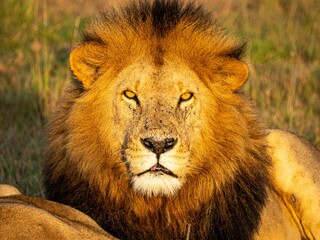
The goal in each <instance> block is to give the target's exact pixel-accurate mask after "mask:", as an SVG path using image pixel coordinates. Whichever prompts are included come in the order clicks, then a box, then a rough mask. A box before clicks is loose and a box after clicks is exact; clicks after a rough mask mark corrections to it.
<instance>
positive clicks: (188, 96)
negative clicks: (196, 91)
mask: <svg viewBox="0 0 320 240" xmlns="http://www.w3.org/2000/svg"><path fill="white" fill-rule="evenodd" d="M192 97H193V93H191V92H186V93H184V94H182V95H181V96H180V100H179V102H180V103H181V102H186V101H189V100H190V99H191V98H192Z"/></svg>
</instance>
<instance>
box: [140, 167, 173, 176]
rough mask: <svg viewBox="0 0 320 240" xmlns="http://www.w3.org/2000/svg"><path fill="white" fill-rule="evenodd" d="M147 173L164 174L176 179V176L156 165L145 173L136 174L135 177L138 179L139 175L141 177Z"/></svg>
mask: <svg viewBox="0 0 320 240" xmlns="http://www.w3.org/2000/svg"><path fill="white" fill-rule="evenodd" d="M148 172H150V173H159V172H162V173H165V174H167V175H169V176H172V177H175V178H178V176H177V175H176V174H174V173H173V172H172V171H170V170H169V169H168V168H165V167H164V166H162V165H161V164H156V165H154V166H153V167H152V168H150V169H148V170H146V171H143V172H141V173H139V174H137V176H138V177H139V176H141V175H143V174H145V173H148Z"/></svg>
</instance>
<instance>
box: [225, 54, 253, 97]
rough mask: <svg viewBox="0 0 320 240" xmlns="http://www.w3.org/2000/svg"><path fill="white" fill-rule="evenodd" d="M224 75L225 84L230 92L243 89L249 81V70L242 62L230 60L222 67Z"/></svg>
mask: <svg viewBox="0 0 320 240" xmlns="http://www.w3.org/2000/svg"><path fill="white" fill-rule="evenodd" d="M222 73H223V75H224V77H225V79H224V82H225V84H226V87H227V88H228V90H230V91H233V92H234V91H236V90H238V89H239V88H241V87H242V86H243V85H244V84H245V82H246V81H247V79H248V76H249V69H248V66H247V64H246V63H244V62H243V61H241V60H236V59H232V60H230V59H229V60H228V61H227V62H226V63H225V64H224V66H223V67H222Z"/></svg>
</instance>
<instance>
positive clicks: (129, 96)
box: [123, 90, 137, 99]
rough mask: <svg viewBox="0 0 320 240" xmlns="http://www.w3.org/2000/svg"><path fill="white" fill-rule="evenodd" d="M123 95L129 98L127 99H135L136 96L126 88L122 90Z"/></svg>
mask: <svg viewBox="0 0 320 240" xmlns="http://www.w3.org/2000/svg"><path fill="white" fill-rule="evenodd" d="M123 95H124V96H125V97H126V98H129V99H135V98H137V96H136V94H135V93H134V92H132V91H130V90H126V91H124V92H123Z"/></svg>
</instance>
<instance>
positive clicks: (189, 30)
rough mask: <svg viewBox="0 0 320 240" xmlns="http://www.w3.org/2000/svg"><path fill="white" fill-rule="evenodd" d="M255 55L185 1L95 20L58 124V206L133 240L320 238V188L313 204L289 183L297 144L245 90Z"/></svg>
mask: <svg viewBox="0 0 320 240" xmlns="http://www.w3.org/2000/svg"><path fill="white" fill-rule="evenodd" d="M243 46H244V45H243V44H239V43H238V42H237V41H236V40H235V39H232V38H228V37H227V36H226V35H225V34H224V33H223V31H222V30H221V29H220V28H218V27H217V26H216V25H215V23H214V19H212V17H211V15H210V14H208V13H206V12H205V11H204V10H203V9H202V8H196V7H195V6H193V5H192V4H187V5H185V6H183V5H181V3H179V2H178V1H174V0H172V1H154V3H152V4H149V3H147V2H140V3H139V4H131V5H130V6H129V7H127V8H125V9H123V10H122V12H118V13H117V12H112V13H109V14H105V15H103V16H102V17H101V18H100V19H99V20H97V21H95V22H93V23H92V24H91V26H90V27H89V28H88V30H87V31H86V32H85V34H84V38H83V42H82V43H81V44H80V45H79V46H78V47H77V48H75V49H74V50H73V52H72V53H71V56H70V67H71V70H72V72H73V74H74V76H75V80H74V81H73V82H72V83H70V84H69V86H68V87H67V89H66V91H65V94H64V96H63V97H62V98H61V100H60V101H59V103H58V106H57V110H56V113H55V114H54V115H53V117H52V119H51V122H50V124H49V126H48V130H47V133H48V134H47V144H46V145H47V146H46V149H45V162H44V170H43V177H44V187H45V191H46V194H47V197H48V198H49V199H50V200H53V201H57V202H60V203H63V204H66V205H70V206H72V207H74V208H76V209H78V210H80V211H82V212H84V213H86V214H87V215H89V216H90V217H92V218H93V219H94V220H95V221H97V223H98V224H99V225H100V226H102V227H103V228H104V229H105V230H106V231H107V232H108V233H111V234H112V235H114V236H116V237H118V238H121V239H260V240H262V239H301V238H302V237H309V238H311V239H312V236H316V237H318V235H319V229H318V228H319V219H318V217H317V216H316V213H314V210H317V209H319V200H318V199H319V198H318V197H319V192H320V190H319V189H320V186H319V181H318V179H317V180H316V183H314V182H312V179H313V177H317V176H316V174H315V172H312V171H311V172H310V174H311V175H309V174H306V175H305V176H307V178H306V179H305V181H306V182H307V183H310V184H311V186H310V191H315V193H314V194H311V195H312V196H308V194H307V193H306V192H304V189H303V188H302V187H299V191H301V194H300V193H296V192H295V190H296V189H295V188H294V185H292V184H291V185H290V184H287V182H286V179H285V175H286V174H287V172H286V168H284V167H283V165H282V164H281V161H282V160H281V158H282V157H285V156H292V154H293V151H294V149H295V145H296V143H294V144H293V145H290V146H289V147H288V148H287V149H286V150H285V156H281V154H280V153H278V152H277V151H278V150H279V151H280V152H281V148H280V147H281V146H278V143H277V142H276V140H279V139H278V137H275V138H274V137H273V136H274V134H277V132H276V131H275V132H274V134H273V132H271V134H269V135H268V132H267V131H266V130H264V128H263V126H262V125H261V124H260V122H259V118H258V117H257V116H256V114H255V111H254V110H253V109H252V107H251V104H250V103H249V101H248V100H247V99H246V97H244V96H243V95H242V94H241V93H239V91H238V90H239V89H240V88H241V86H242V85H243V84H244V83H245V82H246V80H247V77H248V69H247V66H246V64H245V63H244V62H243V61H242V60H241V54H242V52H243ZM286 139H289V140H290V139H294V137H292V136H291V135H286V136H285V137H284V142H286ZM279 141H280V140H279ZM290 142H291V141H290ZM268 146H269V148H268ZM298 146H299V147H301V148H302V149H303V148H304V147H305V146H306V145H304V144H301V145H299V143H298ZM270 149H271V150H270ZM308 149H309V148H308ZM311 155H312V156H314V157H313V158H312V157H311V160H310V161H311V163H310V164H314V165H317V164H319V163H317V161H318V160H317V159H316V158H317V157H316V153H312V154H311ZM270 156H271V158H270ZM279 156H281V157H280V158H279ZM292 161H293V162H296V163H297V164H298V163H299V164H302V165H304V163H303V162H302V161H301V160H300V159H299V156H294V159H293V160H292ZM292 164H294V163H292ZM290 169H291V170H292V172H290V174H291V177H292V178H293V177H294V176H295V175H296V174H299V171H300V168H298V167H293V168H290ZM317 169H318V170H319V169H320V168H317ZM306 170H307V171H309V169H306ZM279 171H280V172H279ZM298 182H299V183H301V184H303V183H304V180H301V181H300V180H298ZM273 184H274V185H273ZM308 191H309V190H308ZM282 193H285V194H293V196H294V198H295V201H297V202H298V203H299V206H298V205H296V204H292V205H290V203H289V204H288V203H287V201H284V200H283V196H284V195H282ZM308 193H309V192H308ZM295 203H296V202H295ZM311 203H312V209H311V210H310V209H308V207H307V206H309V205H310V204H311ZM291 206H292V207H291ZM296 206H297V207H296ZM297 219H302V220H303V222H302V223H299V222H297ZM312 221H315V222H313V223H311V222H312ZM304 223H306V226H304Z"/></svg>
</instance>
